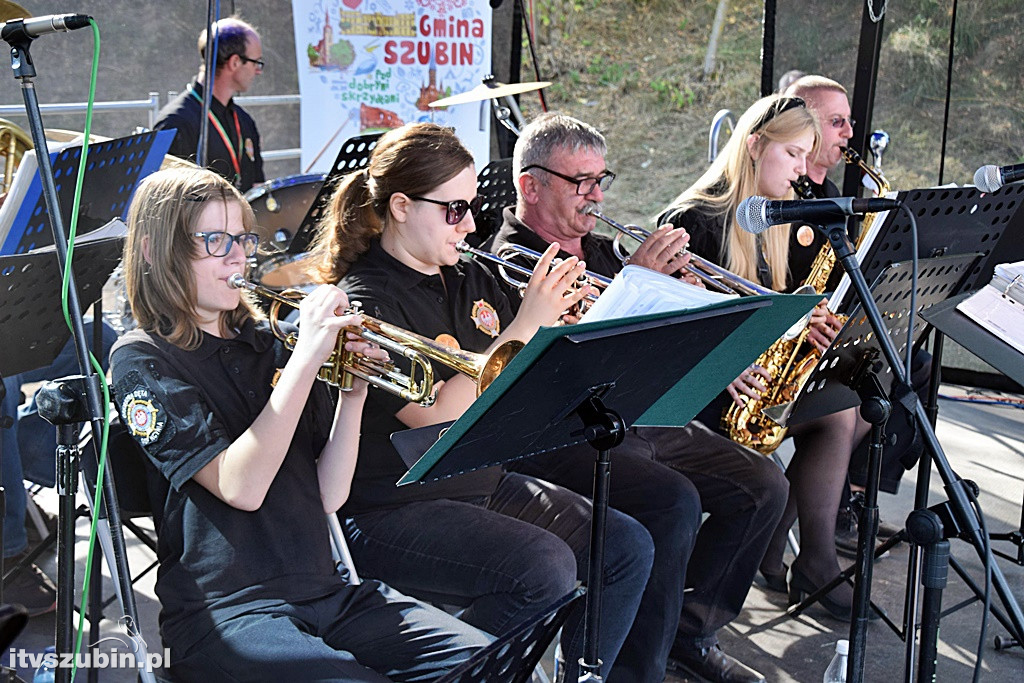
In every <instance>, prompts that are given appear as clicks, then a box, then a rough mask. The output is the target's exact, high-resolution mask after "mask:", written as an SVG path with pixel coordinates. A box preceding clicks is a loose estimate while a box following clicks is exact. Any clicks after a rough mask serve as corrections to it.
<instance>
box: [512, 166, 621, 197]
mask: <svg viewBox="0 0 1024 683" xmlns="http://www.w3.org/2000/svg"><path fill="white" fill-rule="evenodd" d="M531 168H539V169H540V170H542V171H545V172H547V173H550V174H551V175H553V176H555V177H556V178H561V179H562V180H565V181H568V182H570V183H572V184H573V185H575V186H576V194H579V195H586V194H590V193H591V192H593V191H594V189H595V188H597V187H598V186H600V188H601V191H602V192H607V191H608V188H610V187H611V186H612V181H613V180H615V174H614V173H612V172H611V171H605V172H604V173H602V174H601V175H599V176H598V177H596V178H573V177H572V176H569V175H565V174H564V173H559V172H558V171H552V170H551V169H550V168H547V167H545V166H541V165H540V164H530V165H529V166H527V167H526V168H524V169H523V170H522V171H520V172H521V173H526V172H527V171H529V170H530V169H531Z"/></svg>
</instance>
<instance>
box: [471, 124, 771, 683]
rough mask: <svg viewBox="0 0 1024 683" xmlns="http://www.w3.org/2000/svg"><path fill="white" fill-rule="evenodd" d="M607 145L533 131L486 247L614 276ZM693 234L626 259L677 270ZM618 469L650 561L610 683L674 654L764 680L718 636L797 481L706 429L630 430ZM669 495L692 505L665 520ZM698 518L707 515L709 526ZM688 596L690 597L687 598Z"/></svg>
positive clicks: (556, 470)
mask: <svg viewBox="0 0 1024 683" xmlns="http://www.w3.org/2000/svg"><path fill="white" fill-rule="evenodd" d="M606 150H607V148H606V144H605V140H604V137H603V136H602V135H601V133H599V132H598V131H597V130H595V129H594V128H593V127H591V126H589V125H587V124H586V123H583V122H582V121H578V120H576V119H574V118H571V117H569V116H564V115H560V114H544V115H541V116H540V117H538V118H537V119H536V120H534V121H533V122H532V123H530V124H529V125H528V126H526V127H525V128H524V129H523V131H522V134H521V135H520V137H519V140H518V141H517V142H516V147H515V152H514V155H513V159H512V173H513V179H514V181H515V182H516V190H517V195H518V197H517V203H516V206H515V207H510V208H507V209H505V211H504V214H503V218H504V224H503V225H502V226H501V228H500V229H499V230H498V232H497V233H496V234H495V235H494V236H493V237H492V238H491V239H490V240H488V241H487V242H485V243H484V245H483V247H484V248H485V249H487V250H488V251H492V252H493V251H497V250H498V249H499V248H500V247H502V246H505V245H507V244H518V245H521V246H524V247H528V248H530V249H534V250H538V251H544V249H545V248H546V247H547V246H548V245H549V243H551V242H558V244H559V246H560V247H561V250H562V252H561V253H560V254H559V256H560V257H562V258H567V257H568V256H569V255H570V254H572V255H575V256H578V257H580V258H582V259H583V260H585V261H586V267H587V269H588V270H592V271H595V272H597V273H599V274H601V275H605V276H608V277H611V276H614V275H615V274H616V273H617V272H618V271H619V270H620V269H621V268H622V264H621V263H620V261H619V259H618V258H617V257H616V256H615V254H614V252H613V250H612V246H611V239H609V238H608V237H606V236H604V235H600V234H597V233H595V232H593V230H594V227H595V218H594V216H592V215H590V214H589V213H586V212H585V209H586V207H588V206H595V205H598V204H599V203H600V202H601V201H602V200H603V199H604V191H605V190H607V189H608V188H609V187H610V186H611V182H612V180H613V179H614V178H615V175H614V174H613V173H612V172H611V171H609V170H608V169H607V168H606V167H605V154H606ZM688 240H689V236H688V235H687V234H686V231H685V230H681V229H672V228H671V226H667V227H663V228H659V229H658V230H656V231H655V232H654V234H653V235H652V237H651V238H648V240H647V241H645V242H644V244H643V245H642V246H641V247H640V248H638V249H637V250H636V251H635V252H634V253H633V255H632V256H631V257H630V263H631V264H634V265H640V266H644V267H647V268H651V269H653V270H657V271H659V272H663V273H675V272H677V271H678V270H679V269H680V268H681V267H682V266H684V265H685V264H686V263H687V262H688V260H689V256H688V255H685V256H680V255H679V252H680V250H681V249H682V248H683V247H685V245H686V243H687V241H688ZM630 246H632V245H630ZM509 298H510V300H511V301H512V302H513V304H515V302H517V301H518V296H510V297H509ZM639 351H640V350H638V352H639ZM679 352H680V353H685V352H686V349H685V348H680V349H679ZM593 457H594V456H593V452H592V451H589V452H588V450H587V447H579V448H577V447H570V448H563V449H560V450H558V451H556V452H554V453H552V454H551V456H537V457H534V458H530V459H528V460H524V461H521V462H518V463H514V464H513V465H512V466H511V467H512V468H513V469H516V470H517V471H519V472H521V473H523V474H531V475H532V476H539V477H542V478H543V479H545V480H547V481H549V482H552V483H554V484H558V485H559V486H562V487H564V488H568V489H571V490H573V491H575V492H577V493H581V494H584V495H587V494H589V493H590V487H591V486H592V484H593V479H592V474H591V473H592V471H593ZM612 461H613V464H612V471H613V473H614V474H613V475H612V477H611V479H610V486H611V491H610V498H609V501H610V504H611V506H612V507H613V508H615V509H617V510H619V511H620V512H624V513H626V514H627V515H629V516H630V517H633V518H634V519H636V520H637V521H639V522H640V523H641V524H643V525H644V526H645V527H646V528H647V530H648V531H649V532H650V534H651V537H652V538H653V539H654V566H653V568H652V570H651V577H650V579H649V580H648V582H647V589H646V590H645V591H644V594H643V597H642V600H641V603H640V609H639V611H638V612H637V616H636V619H635V620H634V621H633V627H632V629H631V630H630V632H629V636H628V638H627V640H626V642H625V643H624V644H623V646H622V650H621V651H620V652H619V658H618V659H617V660H616V665H615V667H613V668H612V672H611V676H610V677H609V679H608V680H609V681H610V682H611V683H614V681H616V680H621V679H619V678H617V675H619V674H620V673H622V672H623V671H628V672H631V673H632V674H633V678H631V679H630V680H642V681H661V680H662V679H663V678H664V676H665V670H666V667H667V664H668V658H669V654H670V653H671V655H672V657H673V659H679V660H685V663H686V664H687V666H688V667H689V669H690V670H691V671H692V672H694V673H696V674H697V675H699V676H701V677H702V678H704V679H707V680H710V681H724V682H726V683H757V682H758V681H764V677H763V676H762V675H761V674H759V673H758V672H756V671H754V670H753V669H750V668H748V667H746V666H744V665H743V664H742V663H740V662H738V661H736V660H735V659H733V658H732V657H730V656H728V655H727V654H725V653H724V652H722V649H721V648H720V647H719V645H718V637H717V631H718V629H720V628H721V627H722V626H725V625H726V624H727V623H729V622H730V621H731V620H732V619H733V618H734V617H735V616H736V615H737V614H738V613H739V611H740V608H741V607H742V605H743V601H744V599H745V598H746V595H747V591H748V590H749V588H750V585H751V582H752V580H753V578H754V574H755V573H756V571H757V567H758V564H759V563H760V560H761V557H762V556H763V555H764V551H765V548H766V547H767V545H768V541H769V539H770V538H771V535H772V532H773V531H774V529H775V526H776V524H777V522H778V520H779V519H780V517H781V516H782V512H783V508H784V507H785V503H786V497H787V492H788V485H787V483H786V480H785V477H784V476H783V474H782V472H781V470H779V468H778V467H776V466H775V465H774V464H773V463H772V462H771V461H770V460H769V459H768V458H765V457H763V456H761V455H758V454H755V453H753V452H752V451H748V450H747V449H745V448H743V447H742V446H739V445H737V444H735V443H733V442H732V441H729V440H728V439H725V438H724V437H721V436H718V435H717V434H715V433H713V432H712V431H711V430H709V429H708V428H707V427H705V426H704V425H702V424H700V423H698V422H691V423H690V424H689V425H687V426H686V427H683V428H679V429H667V428H635V429H631V430H630V432H629V433H628V434H627V436H626V438H625V441H624V442H623V443H622V445H620V446H618V447H616V448H615V450H614V451H612ZM671 500H683V501H687V502H688V503H689V504H690V508H689V509H688V510H686V511H685V513H680V511H678V510H677V511H675V512H673V513H671V514H670V513H667V512H666V510H665V508H664V506H665V502H666V501H671ZM702 512H707V513H709V514H710V516H709V517H708V519H707V521H706V522H704V523H703V525H702V524H701V521H700V516H701V513H702ZM684 588H686V589H692V591H690V592H687V593H686V596H685V597H684V593H683V591H684Z"/></svg>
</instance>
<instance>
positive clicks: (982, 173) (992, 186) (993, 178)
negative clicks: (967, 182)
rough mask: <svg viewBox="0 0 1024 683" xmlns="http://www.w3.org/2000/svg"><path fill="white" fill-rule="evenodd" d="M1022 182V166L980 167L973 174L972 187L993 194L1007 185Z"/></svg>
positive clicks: (1023, 172)
mask: <svg viewBox="0 0 1024 683" xmlns="http://www.w3.org/2000/svg"><path fill="white" fill-rule="evenodd" d="M1018 180H1024V164H1013V165H1012V166H982V167H981V168H979V169H978V170H977V171H975V172H974V186H975V187H977V188H978V189H979V190H981V191H982V192H995V191H996V190H998V189H999V188H1000V187H1002V186H1003V185H1006V184H1007V183H1015V182H1017V181H1018Z"/></svg>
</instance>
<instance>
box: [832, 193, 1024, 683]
mask: <svg viewBox="0 0 1024 683" xmlns="http://www.w3.org/2000/svg"><path fill="white" fill-rule="evenodd" d="M899 198H900V199H901V200H902V201H903V202H904V204H905V205H906V207H907V208H908V209H909V210H910V211H911V212H912V213H913V214H914V216H915V217H916V218H917V221H918V223H919V224H921V226H923V228H922V229H921V230H919V235H918V253H917V255H918V257H919V258H921V259H924V258H929V257H933V256H939V255H945V254H969V253H980V254H981V258H979V259H978V260H977V262H976V263H975V264H974V265H973V266H972V267H971V269H970V272H969V273H968V274H967V275H966V276H965V277H964V279H963V281H962V282H960V283H959V285H958V286H957V288H956V289H955V290H953V291H952V292H950V295H955V294H958V293H960V292H963V291H967V290H973V289H975V288H976V287H978V286H979V285H981V284H986V283H988V281H989V280H990V279H991V278H992V272H993V270H994V268H995V266H996V264H998V263H1004V262H1013V261H1018V260H1022V259H1024V208H1022V203H1024V185H1021V184H1019V183H1018V184H1010V185H1005V186H1003V187H1002V188H1000V189H999V190H998V191H996V192H993V193H984V192H981V191H980V190H978V189H977V188H974V187H961V188H958V187H951V188H924V189H918V190H911V191H907V192H900V193H899ZM910 230H911V226H910V221H909V219H908V218H907V217H906V216H905V215H904V214H903V213H901V212H895V211H892V212H889V214H888V215H887V216H886V217H885V220H884V222H883V223H882V224H881V225H880V227H879V232H878V235H877V236H876V238H875V239H874V240H873V241H872V242H871V243H870V244H869V245H867V246H866V247H863V248H862V249H860V250H859V251H858V255H857V259H858V260H859V261H860V263H861V271H862V273H863V275H864V276H865V278H866V279H867V280H868V281H871V280H873V279H874V278H876V277H877V276H878V274H879V273H880V272H881V271H882V270H883V269H884V268H886V267H887V266H889V265H890V264H891V263H893V262H897V261H906V260H910V259H912V258H913V256H914V254H913V253H912V242H911V239H910ZM843 282H845V283H848V282H849V278H848V277H847V276H844V277H843ZM840 286H843V285H842V283H841V285H840ZM853 305H854V303H853V298H852V296H850V295H849V292H848V293H847V296H845V297H844V299H843V302H842V305H840V306H839V307H837V310H848V309H849V308H850V307H852V306H853ZM942 348H943V335H942V334H941V332H940V331H938V330H936V332H935V334H934V335H933V342H932V377H931V383H930V387H929V401H928V408H927V411H926V412H925V413H923V414H924V415H925V416H926V417H927V418H928V423H929V426H930V427H931V428H932V431H934V425H935V423H936V419H937V416H938V387H939V382H940V378H941V366H942ZM933 445H934V446H935V447H936V449H933V450H932V453H933V454H935V453H938V454H939V455H938V460H939V461H940V462H939V464H940V468H941V469H942V476H943V479H944V481H945V483H946V486H947V488H948V487H949V486H950V478H951V477H952V476H953V472H952V471H951V470H950V469H949V466H948V463H946V462H945V456H944V454H942V453H941V448H938V443H937V442H934V444H933ZM930 476H931V460H930V459H928V458H924V459H922V460H921V461H920V463H919V466H918V474H917V487H916V494H915V503H914V507H915V509H924V508H927V507H928V493H929V480H930ZM951 497H952V498H962V496H961V495H960V494H959V493H954V494H951ZM961 502H963V501H962V500H958V501H957V503H956V504H957V505H958V506H959V505H960V504H961ZM969 535H973V534H969ZM976 547H977V548H978V550H979V552H981V548H980V547H979V546H976ZM919 575H920V553H919V551H918V549H917V548H914V549H912V552H911V555H910V561H909V566H908V581H907V607H906V608H905V610H904V620H905V621H906V620H907V619H908V618H909V620H910V622H909V623H908V624H906V625H905V626H904V633H912V632H913V631H914V629H915V626H916V624H915V623H914V621H915V620H916V615H917V597H918V596H917V583H918V577H919ZM1001 581H1002V579H1001V577H1000V582H1001ZM994 613H995V614H996V615H997V617H998V616H999V615H998V613H997V612H994ZM908 615H909V616H908ZM1016 615H1017V618H1016V621H1017V624H1018V628H1009V630H1010V631H1011V632H1016V631H1019V626H1020V624H1021V623H1022V617H1020V616H1019V615H1020V612H1019V608H1018V609H1017V611H1016ZM1000 621H1002V622H1003V624H1004V626H1005V625H1006V623H1007V622H1006V621H1003V620H1002V619H1000ZM890 625H891V624H890ZM904 637H905V639H906V642H907V656H906V661H907V663H908V667H909V668H908V672H907V678H908V679H910V678H913V662H914V660H915V656H914V650H915V648H916V642H915V640H914V638H913V637H906V636H904Z"/></svg>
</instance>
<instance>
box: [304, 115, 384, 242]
mask: <svg viewBox="0 0 1024 683" xmlns="http://www.w3.org/2000/svg"><path fill="white" fill-rule="evenodd" d="M380 136H381V133H373V134H371V135H357V136H355V137H354V138H349V139H348V140H346V141H345V142H344V143H343V144H342V145H341V149H339V150H338V156H337V157H336V158H335V159H334V164H332V165H331V170H330V172H329V173H328V174H327V177H326V178H324V182H323V185H321V186H320V191H319V192H318V193H317V195H316V198H315V199H314V200H313V203H312V204H310V205H309V210H308V211H306V215H305V216H304V217H303V219H302V222H301V223H300V224H299V227H298V228H297V229H296V230H295V236H294V237H292V239H291V242H289V243H288V249H287V250H286V253H288V254H301V253H303V252H305V251H308V250H309V245H310V243H311V242H312V241H313V238H314V237H315V236H316V230H317V226H318V225H319V224H320V221H321V220H322V219H323V216H324V212H325V211H327V203H328V201H329V200H330V198H331V195H332V194H334V189H335V188H336V187H337V185H338V181H339V180H341V178H342V176H345V175H347V174H349V173H352V172H353V171H358V170H360V169H363V168H366V167H367V166H368V165H369V164H370V154H371V153H373V150H374V148H376V147H377V140H379V139H380Z"/></svg>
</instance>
